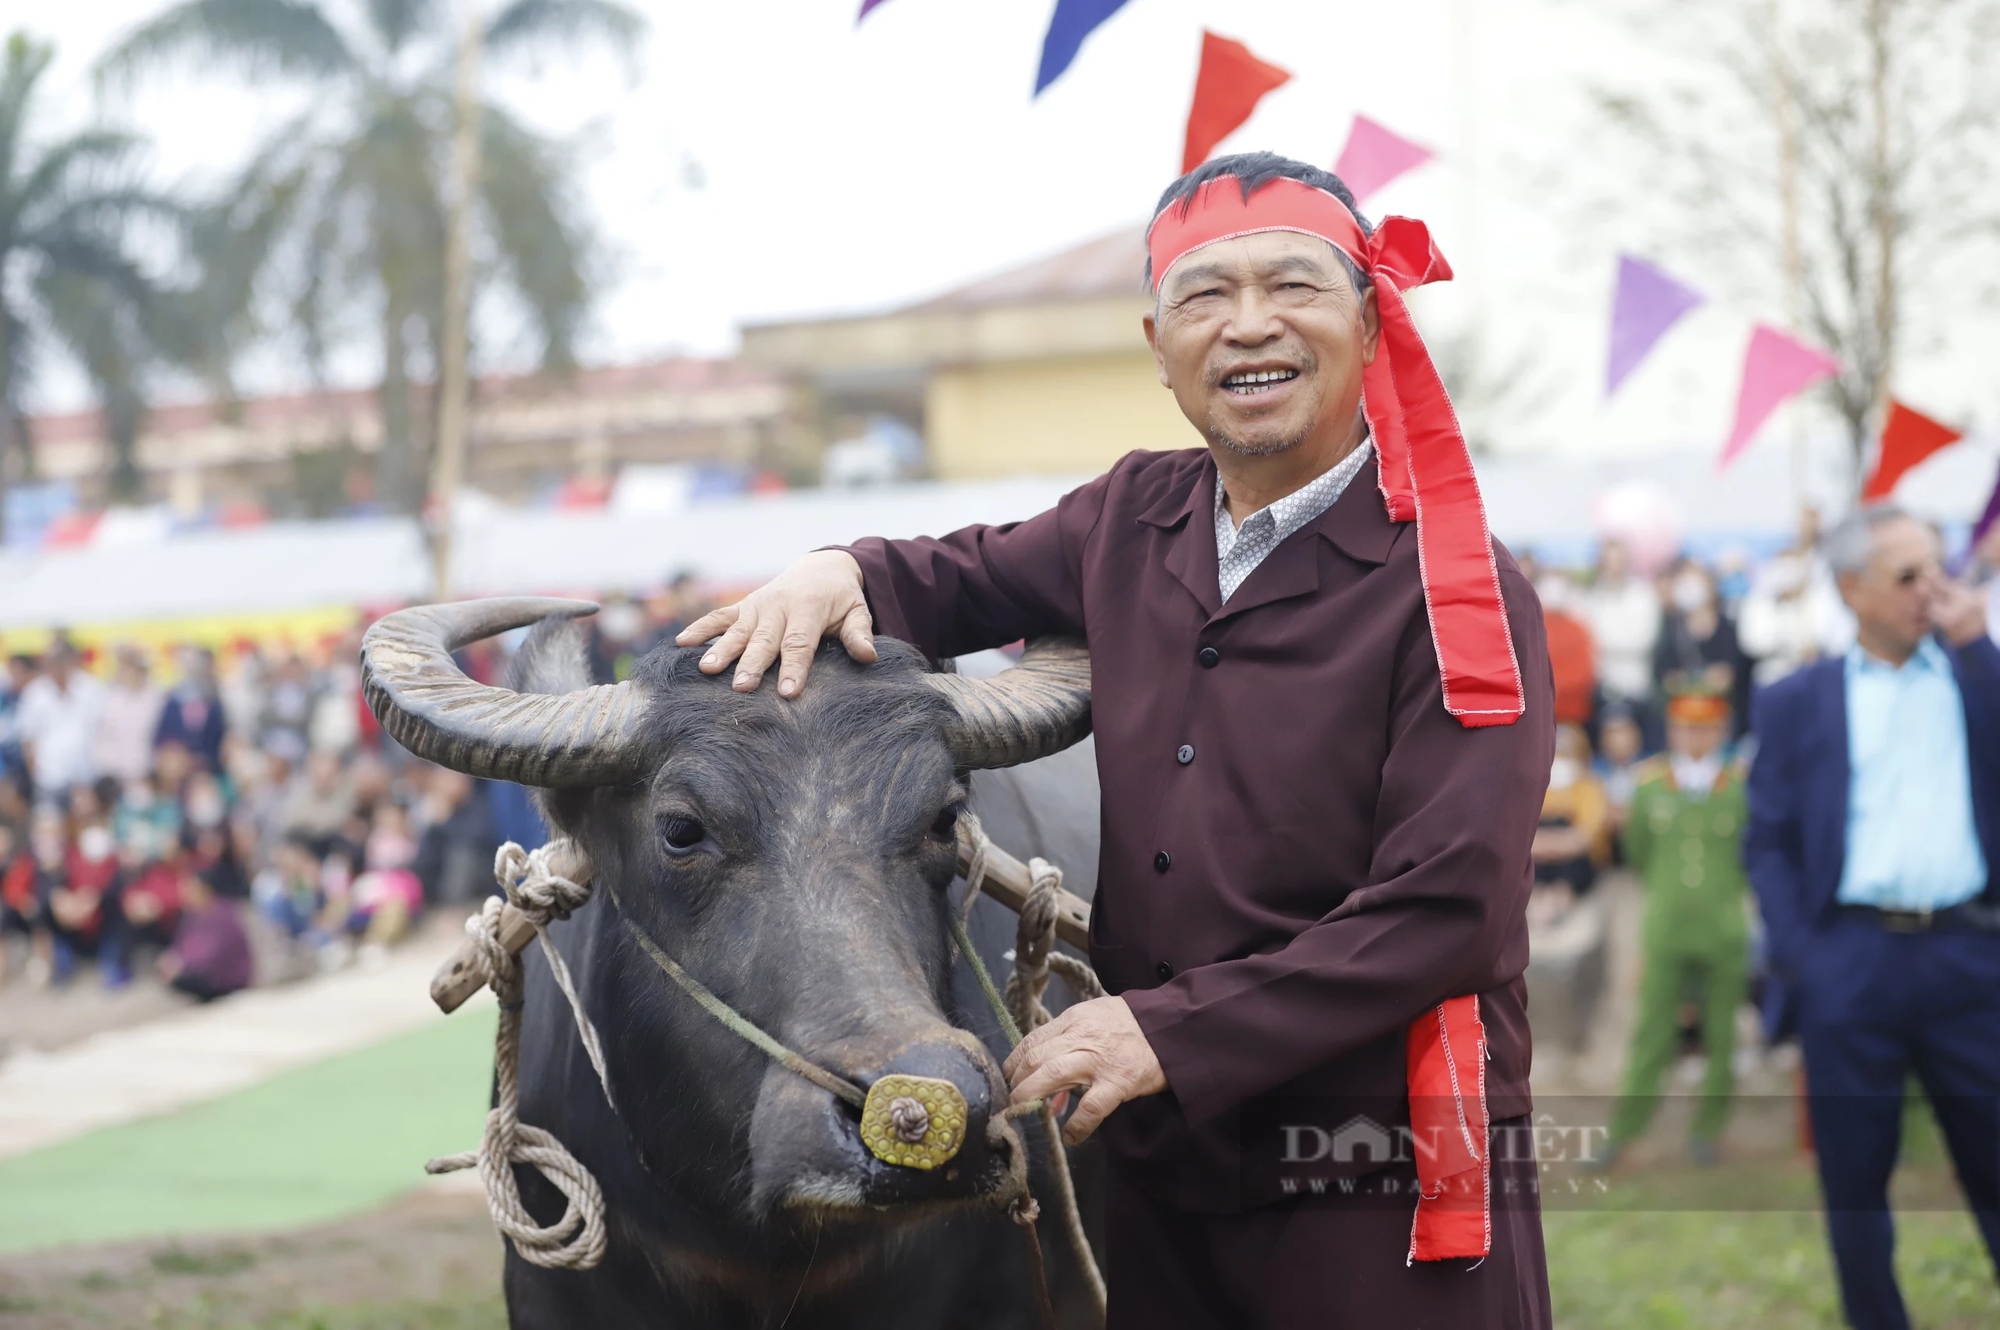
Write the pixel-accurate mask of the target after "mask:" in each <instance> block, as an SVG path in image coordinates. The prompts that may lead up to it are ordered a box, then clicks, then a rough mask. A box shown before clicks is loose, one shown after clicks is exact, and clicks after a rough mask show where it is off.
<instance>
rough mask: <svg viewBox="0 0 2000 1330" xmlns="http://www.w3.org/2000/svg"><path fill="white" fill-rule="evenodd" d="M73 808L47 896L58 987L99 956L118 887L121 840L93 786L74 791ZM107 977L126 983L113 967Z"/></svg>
mask: <svg viewBox="0 0 2000 1330" xmlns="http://www.w3.org/2000/svg"><path fill="white" fill-rule="evenodd" d="M69 806H70V819H69V820H70V826H71V828H72V834H71V836H70V838H69V841H68V843H67V844H66V845H65V847H64V852H63V856H62V861H61V865H62V866H61V868H60V869H58V870H57V875H56V880H55V882H54V884H53V885H52V886H51V887H50V889H49V895H48V902H49V914H48V917H49V927H50V932H51V933H52V934H53V935H54V938H55V978H56V981H57V982H58V983H66V982H68V980H69V977H70V975H71V974H72V973H73V972H74V971H75V968H76V960H77V957H78V956H79V955H85V954H88V955H91V956H96V955H97V953H98V948H99V945H100V943H101V942H102V941H103V936H104V926H105V922H106V919H105V915H106V910H107V907H108V905H109V903H110V902H109V900H108V899H107V898H108V897H109V896H110V895H111V891H112V888H113V887H115V886H116V885H117V882H118V838H117V837H116V836H115V835H113V834H112V831H111V820H110V818H109V816H108V815H107V814H106V812H105V809H104V807H103V804H102V803H101V802H100V801H99V799H98V797H97V792H96V790H95V789H93V788H92V787H91V786H89V785H80V786H78V787H76V788H75V789H73V790H72V791H70V799H69ZM39 858H40V855H39V853H38V854H37V859H38V860H39ZM103 977H104V980H105V982H106V984H108V985H111V986H114V987H115V986H116V985H118V984H121V983H123V982H124V981H125V975H124V974H122V973H121V972H120V971H119V970H118V969H117V968H116V966H115V964H114V965H113V966H111V967H108V968H106V969H105V970H104V972H103Z"/></svg>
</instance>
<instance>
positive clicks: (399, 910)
mask: <svg viewBox="0 0 2000 1330" xmlns="http://www.w3.org/2000/svg"><path fill="white" fill-rule="evenodd" d="M416 858H417V841H416V838H415V837H414V836H412V835H411V834H410V826H409V816H408V814H406V813H405V812H404V811H403V809H402V808H401V807H400V806H398V805H396V804H393V803H384V804H382V805H381V806H379V807H378V808H377V809H376V810H375V824H374V829H373V830H371V831H370V832H369V833H368V849H367V857H366V861H365V864H366V867H365V871H364V872H363V873H362V874H361V876H360V877H358V878H356V879H355V881H354V888H353V891H352V893H351V897H350V901H351V905H350V913H349V915H348V920H347V930H348V932H349V934H350V935H352V936H355V937H359V938H360V939H361V941H362V947H363V951H362V955H363V957H364V958H367V957H368V956H369V954H370V953H369V950H368V949H369V948H371V947H372V948H374V949H375V951H376V953H377V954H379V953H380V950H381V949H382V948H384V947H387V946H389V945H391V944H392V943H395V942H396V941H398V940H400V939H401V938H402V936H403V934H404V933H406V932H408V931H409V927H410V924H411V922H412V921H413V920H414V919H415V918H416V917H417V915H418V914H419V913H420V912H421V911H422V910H423V905H424V888H423V883H422V882H420V881H418V879H417V875H416V873H415V872H414V871H413V870H412V867H411V865H413V864H414V863H415V862H416Z"/></svg>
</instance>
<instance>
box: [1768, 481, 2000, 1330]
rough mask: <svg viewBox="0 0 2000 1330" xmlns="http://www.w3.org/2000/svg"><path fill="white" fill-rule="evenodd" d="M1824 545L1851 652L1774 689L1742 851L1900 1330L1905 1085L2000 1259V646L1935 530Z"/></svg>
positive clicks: (1855, 529)
mask: <svg viewBox="0 0 2000 1330" xmlns="http://www.w3.org/2000/svg"><path fill="white" fill-rule="evenodd" d="M1825 550H1826V556H1827V560H1828V562H1829V563H1830V564H1831V565H1832V566H1833V569H1834V573H1835V575H1836V577H1837V578H1838V580H1839V584H1840V590H1841V595H1842V596H1843V597H1845V599H1846V601H1847V604H1848V606H1849V607H1850V608H1851V609H1852V610H1853V611H1854V617H1855V621H1856V636H1857V641H1856V643H1855V645H1854V647H1853V648H1851V649H1850V650H1849V651H1848V652H1847V654H1846V655H1845V656H1844V657H1833V658H1830V659H1827V660H1823V661H1820V662H1819V663H1818V664H1815V665H1812V666H1809V667H1807V668H1806V669H1803V670H1801V671H1799V672H1798V673H1796V674H1793V675H1791V676H1789V677H1787V678H1785V679H1783V680H1781V681H1779V682H1778V683H1775V684H1772V685H1771V686H1770V687H1769V688H1767V689H1765V690H1764V691H1763V692H1762V693H1761V694H1760V695H1759V697H1758V701H1757V708H1756V715H1755V723H1754V725H1753V728H1754V729H1755V731H1756V733H1757V736H1758V741H1759V748H1758V752H1757V758H1756V763H1755V765H1754V766H1753V767H1752V769H1751V774H1750V786H1749V796H1750V832H1749V838H1748V841H1747V844H1746V845H1745V848H1744V856H1745V864H1746V866H1747V867H1748V869H1749V872H1750V880H1751V883H1752V885H1753V886H1755V888H1756V891H1757V898H1758V902H1759V903H1760V904H1761V906H1762V907H1763V912H1764V924H1765V928H1766V930H1767V931H1768V932H1769V934H1770V947H1771V964H1772V968H1773V969H1774V970H1775V971H1776V972H1777V974H1778V975H1779V977H1780V978H1781V979H1782V980H1783V981H1784V982H1785V984H1786V985H1787V986H1788V990H1789V992H1790V995H1791V997H1792V998H1793V1000H1794V1001H1795V1002H1796V1012H1797V1018H1798V1025H1799V1031H1800V1035H1801V1038H1802V1041H1803V1044H1804V1048H1805V1064H1806V1084H1807V1094H1808V1096H1809V1103H1810V1110H1811V1114H1812V1127H1813V1140H1814V1144H1815V1145H1816V1147H1817V1149H1818V1153H1819V1171H1820V1185H1821V1188H1822V1189H1823V1190H1824V1192H1825V1195H1826V1208H1827V1229H1828V1232H1829V1236H1830V1237H1831V1239H1832V1242H1833V1254H1834V1258H1835V1260H1836V1262H1837V1263H1838V1264H1839V1267H1840V1292H1841V1300H1842V1303H1843V1304H1844V1306H1845V1307H1846V1310H1847V1318H1848V1320H1849V1321H1850V1322H1852V1323H1853V1324H1854V1325H1856V1326H1859V1327H1862V1328H1863V1330H1890V1328H1891V1327H1895V1328H1900V1327H1904V1326H1907V1325H1908V1324H1909V1319H1908V1317H1907V1315H1906V1314H1905V1312H1904V1310H1903V1299H1902V1295H1901V1293H1900V1292H1898V1290H1897V1288H1896V1277H1895V1272H1894V1270H1893V1268H1892V1265H1891V1259H1890V1258H1891V1256H1892V1255H1893V1253H1894V1249H1895V1228H1894V1224H1893V1222H1892V1220H1891V1219H1890V1214H1889V1197H1888V1185H1889V1174H1890V1172H1891V1170H1892V1169H1893V1168H1894V1167H1895V1163H1896V1147H1897V1144H1898V1142H1899V1140H1900V1139H1901V1127H1902V1119H1903V1093H1904V1082H1905V1080H1906V1078H1907V1077H1908V1075H1909V1073H1910V1072H1911V1071H1915V1072H1916V1074H1917V1077H1918V1079H1919V1080H1920V1081H1922V1082H1923V1086H1924V1090H1925V1092H1926V1093H1927V1094H1928V1095H1929V1097H1930V1101H1931V1105H1932V1107H1933V1108H1934V1109H1935V1110H1936V1113H1937V1119H1938V1124H1939V1126H1940V1127H1942V1128H1943V1130H1944V1135H1945V1140H1946V1142H1947V1143H1948V1144H1949V1146H1950V1148H1951V1154H1952V1160H1953V1162H1954V1163H1955V1164H1956V1165H1957V1167H1958V1176H1959V1179H1960V1182H1961V1183H1962V1185H1963V1186H1964V1187H1965V1191H1966V1195H1967V1198H1968V1199H1969V1200H1970V1201H1971V1204H1972V1210H1973V1214H1974V1216H1975V1218H1976V1219H1977V1220H1978V1223H1979V1227H1980V1231H1981V1233H1982V1234H1983V1235H1984V1236H1985V1239H1986V1246H1987V1250H1988V1251H1989V1252H1991V1253H1993V1254H1994V1256H1995V1258H1996V1259H2000V1167H1996V1150H2000V899H1996V896H1997V895H2000V882H1996V879H1995V877H1994V874H1993V866H1994V864H1995V863H1996V862H2000V646H1995V645H1994V643H1993V641H1992V639H1991V638H1989V637H1988V636H1987V634H1986V610H1985V606H1984V605H1983V604H1982V603H1981V601H1980V599H1979V597H1977V596H1976V595H1974V594H1973V593H1972V592H1971V591H1969V590H1967V589H1966V588H1964V587H1962V586H1960V585H1958V584H1956V583H1954V582H1951V581H1949V580H1947V579H1946V577H1945V575H1944V572H1943V569H1942V568H1941V566H1940V564H1939V548H1938V539H1937V536H1936V534H1935V533H1934V532H1933V531H1932V530H1931V529H1930V528H1929V527H1928V526H1925V525H1924V524H1922V523H1920V522H1917V521H1915V520H1913V519H1912V518H1910V517H1908V516H1907V515H1905V514H1903V513H1901V512H1898V511H1897V510H1895V509H1893V508H1876V509H1870V510H1867V511H1864V512H1862V513H1859V514H1857V515H1856V516H1854V517H1851V518H1849V519H1848V520H1847V521H1846V522H1844V523H1843V524H1841V525H1840V526H1839V527H1838V528H1836V529H1835V530H1834V531H1833V532H1832V533H1831V534H1830V535H1829V536H1828V538H1827V541H1826V545H1825Z"/></svg>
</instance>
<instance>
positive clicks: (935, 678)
mask: <svg viewBox="0 0 2000 1330" xmlns="http://www.w3.org/2000/svg"><path fill="white" fill-rule="evenodd" d="M925 682H927V683H929V684H930V686H931V687H933V688H935V689H937V690H938V691H939V692H941V693H943V694H944V695H945V696H946V697H947V698H949V699H950V700H951V705H952V710H953V711H954V712H955V713H957V714H956V715H955V716H954V717H953V719H952V721H951V723H950V727H949V730H950V732H949V735H948V737H949V739H950V741H951V750H952V753H953V754H954V755H955V756H956V757H957V758H958V761H959V763H960V765H962V766H965V767H969V768H973V769H980V768H986V767H1011V766H1017V765H1019V764H1020V763H1023V762H1033V761H1034V760H1035V759H1036V758H1040V757H1047V756H1048V755H1049V754H1051V753H1059V752H1061V751H1062V750H1063V749H1065V748H1067V747H1069V746H1070V745H1071V744H1073V743H1076V742H1078V741H1079V740H1081V739H1082V738H1083V737H1084V736H1085V735H1087V734H1089V733H1090V651H1089V649H1088V648H1087V647H1085V646H1084V644H1083V643H1081V642H1079V641H1076V640H1075V639H1074V638H1060V637H1044V638H1038V639H1037V640H1035V641H1033V642H1030V643H1029V644H1028V649H1027V651H1026V652H1024V653H1023V654H1022V656H1021V663H1020V664H1018V665H1016V666H1015V667H1014V668H1013V669H1011V670H1003V671H1002V672H1001V673H1000V674H998V675H996V676H995V677H993V678H990V679H972V678H967V677H966V676H964V675H962V674H931V675H926V676H925Z"/></svg>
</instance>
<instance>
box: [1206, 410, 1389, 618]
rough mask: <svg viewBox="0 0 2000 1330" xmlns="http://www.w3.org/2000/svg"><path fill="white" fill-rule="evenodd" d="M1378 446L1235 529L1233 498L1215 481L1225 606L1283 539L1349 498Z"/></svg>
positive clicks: (1218, 566)
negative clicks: (1351, 485) (1345, 496)
mask: <svg viewBox="0 0 2000 1330" xmlns="http://www.w3.org/2000/svg"><path fill="white" fill-rule="evenodd" d="M1374 451H1375V445H1374V444H1372V443H1369V442H1367V441H1366V440H1364V441H1363V442H1362V444H1361V446H1360V447H1359V448H1356V449H1355V450H1354V451H1353V452H1351V453H1349V454H1348V455H1347V456H1345V457H1343V458H1341V459H1340V461H1338V462H1336V463H1334V465H1333V466H1332V467H1330V468H1329V469H1328V470H1327V471H1326V472H1325V473H1324V474H1322V475H1321V476H1319V477H1318V478H1317V479H1315V480H1313V481H1312V483H1310V484H1308V485H1306V486H1304V487H1302V488H1300V489H1296V490H1293V491H1292V492H1291V493H1290V494H1287V495H1286V496H1285V497H1284V498H1282V499H1280V500H1278V501H1277V502H1276V503H1274V504H1272V505H1271V506H1270V507H1268V508H1259V509H1258V510H1257V511H1256V512H1254V513H1252V514H1250V515H1249V516H1248V517H1246V518H1244V519H1243V525H1242V526H1237V525H1236V524H1235V523H1234V522H1233V521H1231V520H1230V517H1229V495H1228V494H1227V493H1226V492H1225V491H1224V490H1223V488H1222V477H1221V475H1219V474H1218V475H1217V476H1216V478H1215V571H1216V575H1217V578H1218V580H1220V582H1221V583H1222V601H1223V603H1224V604H1225V605H1226V604H1228V603H1229V598H1230V597H1231V596H1233V595H1235V594H1236V588H1238V587H1240V586H1242V585H1243V579H1244V578H1246V577H1248V576H1250V574H1251V573H1253V572H1255V571H1256V569H1257V565H1258V564H1260V563H1262V562H1264V558H1265V556H1266V555H1268V554H1269V553H1270V552H1271V551H1272V550H1274V549H1276V548H1278V546H1279V545H1280V544H1281V543H1283V541H1284V539H1285V537H1287V536H1289V535H1291V534H1292V533H1293V532H1294V531H1297V530H1298V529H1299V528H1300V527H1302V526H1304V525H1305V524H1306V523H1307V522H1310V521H1312V520H1313V519H1314V518H1315V517H1318V516H1319V515H1320V514H1321V513H1323V512H1325V511H1326V510H1327V509H1329V508H1331V507H1333V504H1334V500H1336V499H1338V498H1339V497H1340V496H1341V495H1342V494H1344V493H1346V492H1347V486H1348V484H1349V483H1350V482H1352V481H1353V479H1354V478H1355V476H1357V475H1359V474H1360V473H1361V468H1362V467H1364V466H1366V465H1367V464H1368V459H1369V457H1370V456H1372V455H1373V454H1374Z"/></svg>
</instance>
